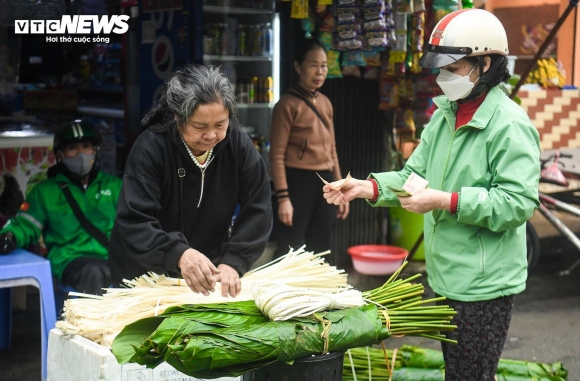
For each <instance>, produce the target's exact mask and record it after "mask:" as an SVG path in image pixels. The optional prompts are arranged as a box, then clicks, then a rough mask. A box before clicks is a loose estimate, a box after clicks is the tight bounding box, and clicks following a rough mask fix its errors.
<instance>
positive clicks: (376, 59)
mask: <svg viewBox="0 0 580 381" xmlns="http://www.w3.org/2000/svg"><path fill="white" fill-rule="evenodd" d="M363 58H364V60H365V62H366V66H381V54H380V52H378V51H375V50H365V51H364V52H363ZM362 66H365V65H362Z"/></svg>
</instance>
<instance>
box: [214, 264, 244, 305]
mask: <svg viewBox="0 0 580 381" xmlns="http://www.w3.org/2000/svg"><path fill="white" fill-rule="evenodd" d="M218 269H219V270H220V271H221V272H220V273H219V275H218V281H219V282H220V283H221V286H222V296H228V294H229V295H230V296H231V297H232V298H235V297H236V296H238V294H239V293H240V291H242V283H241V282H240V274H238V272H237V271H236V269H234V268H233V267H231V266H229V265H226V264H224V263H222V264H220V265H218Z"/></svg>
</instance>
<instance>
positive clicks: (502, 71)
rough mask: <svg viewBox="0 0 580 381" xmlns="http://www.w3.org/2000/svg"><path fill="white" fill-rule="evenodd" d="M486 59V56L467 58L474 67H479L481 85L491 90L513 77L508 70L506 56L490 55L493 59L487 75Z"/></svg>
mask: <svg viewBox="0 0 580 381" xmlns="http://www.w3.org/2000/svg"><path fill="white" fill-rule="evenodd" d="M484 57H486V56H476V57H465V59H466V60H467V61H469V62H470V63H472V64H473V65H474V66H475V65H479V77H480V78H481V79H480V83H481V84H484V85H485V86H486V87H487V88H490V89H491V88H492V87H495V86H497V85H499V84H500V83H502V82H505V81H507V80H508V79H509V78H510V77H511V75H510V72H509V69H508V61H507V58H506V57H505V56H502V55H500V54H490V55H488V56H487V57H489V58H490V59H491V62H490V64H489V69H488V70H487V72H486V73H484V72H483V67H484V66H485V64H484V62H483V59H484Z"/></svg>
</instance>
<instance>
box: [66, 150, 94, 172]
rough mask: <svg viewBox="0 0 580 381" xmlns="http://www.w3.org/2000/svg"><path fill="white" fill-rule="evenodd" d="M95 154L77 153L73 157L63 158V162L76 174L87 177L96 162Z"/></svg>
mask: <svg viewBox="0 0 580 381" xmlns="http://www.w3.org/2000/svg"><path fill="white" fill-rule="evenodd" d="M95 156H96V155H95V154H94V153H91V154H87V153H77V154H76V155H75V156H73V157H66V158H64V159H62V162H63V164H64V165H65V166H66V167H67V168H68V170H69V171H71V172H72V173H74V174H75V175H77V176H80V177H85V176H86V175H87V174H88V173H89V172H90V171H91V168H93V165H94V164H95Z"/></svg>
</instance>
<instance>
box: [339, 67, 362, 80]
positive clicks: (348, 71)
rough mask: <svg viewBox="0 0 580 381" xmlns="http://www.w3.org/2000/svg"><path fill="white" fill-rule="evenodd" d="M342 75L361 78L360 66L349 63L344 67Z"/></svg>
mask: <svg viewBox="0 0 580 381" xmlns="http://www.w3.org/2000/svg"><path fill="white" fill-rule="evenodd" d="M342 76H343V77H356V78H360V77H361V74H360V68H359V67H358V66H353V65H348V66H343V67H342Z"/></svg>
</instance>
